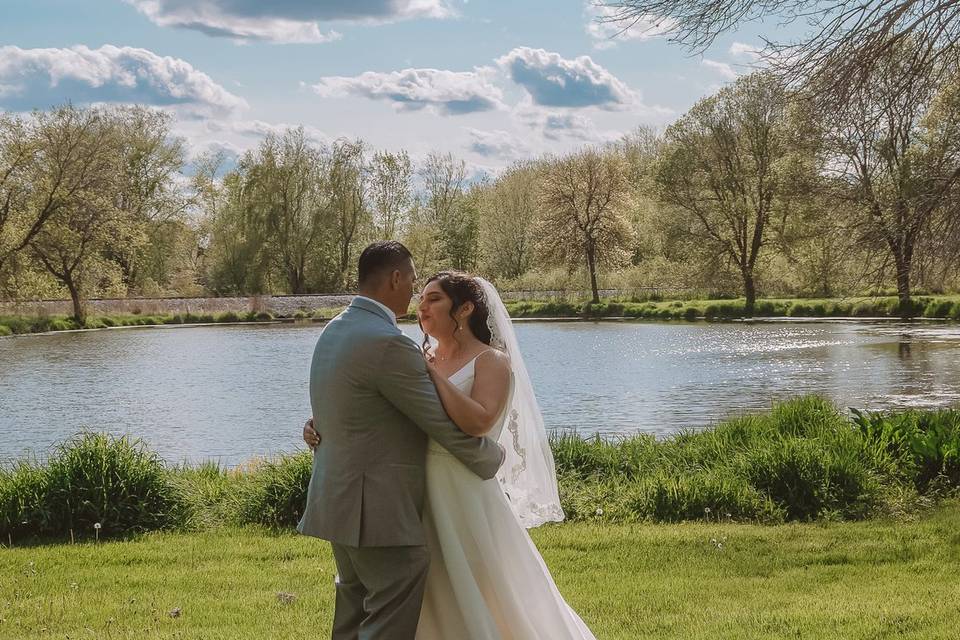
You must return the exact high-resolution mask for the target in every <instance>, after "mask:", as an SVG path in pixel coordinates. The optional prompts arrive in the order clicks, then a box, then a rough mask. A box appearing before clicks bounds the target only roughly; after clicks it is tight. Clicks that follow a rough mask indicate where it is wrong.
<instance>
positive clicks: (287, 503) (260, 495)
mask: <svg viewBox="0 0 960 640" xmlns="http://www.w3.org/2000/svg"><path fill="white" fill-rule="evenodd" d="M312 470H313V454H312V453H311V452H310V451H301V452H300V453H297V454H295V455H289V456H280V457H277V458H275V459H272V460H264V461H263V462H262V463H261V465H260V466H259V467H258V468H257V469H256V470H255V471H253V473H252V475H251V476H250V477H249V478H248V479H247V481H246V482H245V483H244V486H243V488H242V489H241V490H240V493H239V495H238V497H237V511H236V517H237V520H238V522H240V523H241V524H263V525H268V526H273V527H293V526H296V524H297V523H298V522H299V521H300V516H301V515H302V514H303V508H304V505H306V503H307V487H308V486H309V484H310V474H311V472H312Z"/></svg>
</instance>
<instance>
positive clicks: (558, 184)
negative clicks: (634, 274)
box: [538, 148, 631, 303]
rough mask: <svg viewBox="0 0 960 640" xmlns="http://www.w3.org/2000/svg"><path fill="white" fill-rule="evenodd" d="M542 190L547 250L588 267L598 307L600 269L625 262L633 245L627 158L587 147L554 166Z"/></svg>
mask: <svg viewBox="0 0 960 640" xmlns="http://www.w3.org/2000/svg"><path fill="white" fill-rule="evenodd" d="M540 185H541V190H540V198H539V200H540V205H541V206H542V207H543V217H542V218H541V221H540V226H539V229H538V231H539V236H540V238H541V247H542V249H543V251H544V252H545V254H546V255H547V256H548V257H551V258H553V259H557V260H561V261H564V262H566V263H567V264H570V265H584V266H586V268H587V273H588V274H589V277H590V289H591V292H592V293H593V298H592V299H593V302H594V303H599V302H600V291H599V286H598V284H597V270H598V268H599V267H601V266H604V265H619V264H621V263H623V262H624V261H625V259H626V258H627V251H626V247H628V246H629V244H630V240H631V233H630V226H629V224H628V223H627V221H626V218H625V216H624V211H625V209H626V208H627V206H628V204H629V196H630V183H629V180H628V179H627V172H626V167H625V163H624V161H623V158H622V157H621V156H620V155H619V154H616V153H609V152H603V151H601V150H599V149H595V148H586V149H583V150H581V151H579V152H577V153H574V154H571V155H569V156H565V157H563V158H559V159H556V160H553V161H550V162H549V163H548V164H547V165H546V167H545V168H544V171H543V175H542V177H541V181H540Z"/></svg>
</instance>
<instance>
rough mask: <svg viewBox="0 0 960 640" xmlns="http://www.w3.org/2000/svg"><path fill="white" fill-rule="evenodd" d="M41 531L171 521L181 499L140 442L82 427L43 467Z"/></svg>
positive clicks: (148, 526)
mask: <svg viewBox="0 0 960 640" xmlns="http://www.w3.org/2000/svg"><path fill="white" fill-rule="evenodd" d="M45 472H46V476H47V479H46V486H45V491H44V495H43V499H42V505H43V507H42V514H41V517H40V518H39V519H38V521H37V522H36V523H35V530H36V531H37V532H38V533H41V534H50V535H65V534H69V531H70V530H71V529H73V530H74V531H75V532H76V533H77V534H80V535H82V534H83V533H87V534H91V535H92V534H93V525H94V523H100V525H101V527H102V528H101V529H100V534H101V535H110V534H125V533H129V532H135V531H147V530H152V529H162V528H166V527H170V526H173V525H174V524H176V523H177V522H178V521H179V520H180V519H181V518H182V516H183V513H182V506H183V503H182V500H181V496H180V494H179V492H178V491H177V488H176V486H175V485H174V483H173V482H172V481H171V478H170V475H169V473H168V471H167V470H166V468H165V467H164V464H163V462H162V461H161V459H160V458H159V457H158V456H157V455H156V454H154V453H152V452H149V451H147V450H146V449H145V447H144V446H143V444H142V442H140V441H130V440H129V439H128V438H127V437H121V438H116V437H113V436H110V435H107V434H103V433H84V434H81V435H79V436H76V437H75V438H73V439H71V440H69V441H67V442H66V443H64V444H62V445H60V446H59V447H57V450H56V453H55V455H54V456H53V457H52V458H51V459H50V461H49V463H48V464H47V466H46V468H45Z"/></svg>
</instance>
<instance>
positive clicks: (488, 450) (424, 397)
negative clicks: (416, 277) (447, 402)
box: [377, 335, 504, 480]
mask: <svg viewBox="0 0 960 640" xmlns="http://www.w3.org/2000/svg"><path fill="white" fill-rule="evenodd" d="M377 386H378V389H379V391H380V393H382V394H383V395H384V397H385V398H386V399H387V400H389V401H390V403H391V404H393V406H395V407H396V408H397V409H399V410H400V411H401V412H402V413H403V414H404V415H405V416H407V417H408V418H410V419H411V420H412V421H413V422H414V423H415V424H416V425H417V426H418V427H420V429H422V430H423V431H424V432H425V433H426V434H427V435H428V436H430V437H431V438H433V439H434V440H436V441H437V442H438V443H439V444H440V446H442V447H443V448H444V449H446V450H447V451H449V452H450V453H452V454H453V455H454V456H455V457H456V458H457V459H458V460H460V461H461V462H462V463H463V464H464V465H466V466H467V468H468V469H470V470H471V471H472V472H474V473H475V474H477V475H478V476H480V477H481V478H483V479H484V480H489V479H490V478H492V477H494V476H495V475H496V474H497V470H498V469H499V468H500V465H501V464H503V458H504V452H503V449H502V448H501V447H500V445H498V444H497V443H496V442H495V441H493V440H491V439H490V438H474V437H472V436H468V435H466V434H465V433H463V432H462V431H460V429H458V428H457V425H455V424H454V423H453V422H452V421H451V420H450V418H449V417H448V416H447V414H446V413H445V412H444V410H443V405H442V404H441V403H440V398H439V396H438V395H437V388H436V387H435V386H434V385H433V382H432V381H431V380H430V376H429V374H428V373H427V365H426V363H425V362H424V359H423V355H422V354H421V353H420V350H419V349H417V347H416V345H415V344H414V343H413V341H412V340H411V339H410V338H408V337H406V336H404V335H398V336H395V337H393V338H391V339H390V342H389V343H388V344H387V346H386V348H385V349H384V351H383V358H382V360H381V362H380V371H379V373H378V374H377Z"/></svg>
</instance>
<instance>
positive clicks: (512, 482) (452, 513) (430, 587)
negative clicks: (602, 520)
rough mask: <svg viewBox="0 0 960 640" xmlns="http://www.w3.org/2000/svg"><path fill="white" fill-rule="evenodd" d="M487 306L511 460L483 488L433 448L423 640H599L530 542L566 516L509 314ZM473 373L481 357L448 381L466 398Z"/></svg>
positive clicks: (498, 433) (498, 431)
mask: <svg viewBox="0 0 960 640" xmlns="http://www.w3.org/2000/svg"><path fill="white" fill-rule="evenodd" d="M481 282H482V283H484V288H485V290H487V291H489V290H492V285H489V283H486V282H485V281H481ZM494 296H496V297H495V300H493V301H491V298H493V297H494ZM487 297H488V301H487V302H488V305H491V302H494V304H495V305H496V307H497V310H498V313H497V314H494V309H493V308H491V314H492V315H494V316H495V317H494V318H492V320H493V322H492V323H491V325H492V326H491V328H492V329H494V332H493V334H494V345H495V346H497V347H498V348H501V349H502V350H504V351H507V352H508V353H509V354H510V355H511V368H512V380H511V387H510V388H511V393H510V398H509V400H508V402H507V406H506V407H505V408H504V411H503V415H502V416H501V419H500V420H499V426H497V427H495V431H494V432H493V433H491V434H489V435H490V436H491V437H493V438H494V439H497V440H499V441H500V442H501V444H504V446H505V447H506V448H507V454H508V455H507V460H506V462H505V464H504V467H503V468H502V469H501V474H499V475H498V478H497V479H494V480H481V479H480V478H478V477H477V476H476V475H474V474H473V473H471V472H470V471H469V470H467V468H466V467H465V466H464V465H463V464H462V463H460V462H459V461H458V460H457V459H456V458H454V457H453V456H452V455H450V454H449V453H448V452H447V451H446V450H445V449H443V448H442V447H441V446H440V445H438V444H437V443H435V442H434V441H432V440H431V441H430V442H429V444H428V448H427V463H426V492H427V500H426V503H425V506H424V514H423V524H424V529H425V531H426V537H427V547H428V548H429V550H430V556H431V560H430V570H429V574H428V576H427V585H426V594H425V597H424V602H423V609H422V610H421V614H420V624H419V627H418V629H417V636H416V637H417V640H595V638H594V636H593V634H592V633H591V632H590V630H589V629H588V628H587V626H586V625H585V624H584V622H583V621H582V620H581V619H580V617H579V616H578V615H577V614H576V613H575V612H574V611H573V609H571V608H570V607H569V605H567V603H566V602H565V601H564V599H563V596H561V595H560V592H559V590H558V589H557V586H556V584H555V583H554V581H553V578H552V577H551V575H550V571H549V569H547V566H546V564H545V563H544V561H543V558H542V557H541V556H540V553H539V551H537V548H536V546H535V545H534V544H533V541H532V540H531V539H530V535H529V534H528V533H527V527H531V526H537V525H539V524H543V523H544V522H549V521H555V520H561V519H563V512H562V511H561V510H560V505H559V496H558V495H557V489H556V477H555V472H554V470H553V459H552V456H551V455H550V453H549V444H548V442H547V440H546V435H545V433H544V432H543V422H542V417H541V416H540V413H539V407H538V406H537V405H536V399H535V398H534V397H533V395H532V388H531V387H530V385H529V377H528V376H527V373H526V369H525V368H524V366H523V361H522V357H521V356H520V354H519V352H518V350H517V346H516V339H515V336H514V335H513V331H512V328H511V327H508V326H504V325H503V322H504V319H503V317H502V316H505V315H506V311H505V309H503V304H502V302H501V301H500V298H499V296H498V295H496V293H495V290H493V292H492V293H490V292H488V293H487ZM491 307H493V305H491ZM501 314H502V315H501ZM505 322H507V323H508V322H509V317H508V316H507V320H506V321H505ZM511 351H514V352H515V353H511ZM475 366H476V358H474V359H473V360H471V361H470V362H468V363H467V364H466V365H465V366H464V367H463V368H461V369H460V370H459V371H457V372H455V373H454V374H453V375H451V376H450V378H449V379H450V381H451V382H452V383H453V384H454V385H456V387H457V388H458V389H460V390H461V391H462V392H464V393H467V394H469V393H470V391H471V388H472V386H473V380H474V369H475ZM504 425H506V432H504Z"/></svg>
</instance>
